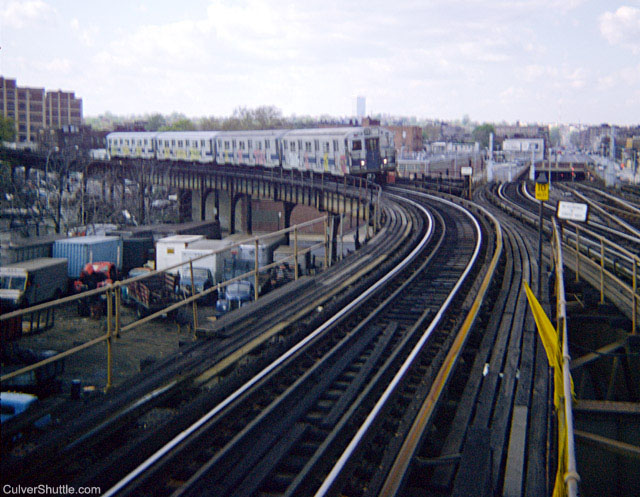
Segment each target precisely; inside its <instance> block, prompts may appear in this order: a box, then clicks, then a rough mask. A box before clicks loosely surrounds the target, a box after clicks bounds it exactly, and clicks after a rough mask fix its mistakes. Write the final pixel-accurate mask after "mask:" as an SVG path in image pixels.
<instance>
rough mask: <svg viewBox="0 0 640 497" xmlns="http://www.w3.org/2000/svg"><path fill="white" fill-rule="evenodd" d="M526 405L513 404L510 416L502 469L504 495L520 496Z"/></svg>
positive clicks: (523, 460)
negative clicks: (505, 462) (505, 456)
mask: <svg viewBox="0 0 640 497" xmlns="http://www.w3.org/2000/svg"><path fill="white" fill-rule="evenodd" d="M528 416H529V408H528V407H527V406H522V405H520V406H518V405H517V406H515V407H514V409H513V416H512V418H511V433H510V435H509V449H508V451H507V466H506V468H505V471H504V485H503V487H502V495H503V496H504V497H520V496H521V495H522V484H523V480H524V478H523V477H524V464H525V453H526V450H525V449H526V438H527V437H526V435H527V418H528Z"/></svg>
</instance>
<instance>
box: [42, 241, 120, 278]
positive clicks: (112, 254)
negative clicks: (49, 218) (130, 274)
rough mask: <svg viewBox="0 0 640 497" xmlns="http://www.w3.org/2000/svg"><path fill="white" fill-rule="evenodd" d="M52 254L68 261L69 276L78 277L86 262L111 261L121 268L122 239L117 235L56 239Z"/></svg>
mask: <svg viewBox="0 0 640 497" xmlns="http://www.w3.org/2000/svg"><path fill="white" fill-rule="evenodd" d="M53 256H54V257H63V258H65V259H67V260H68V261H69V278H71V279H76V278H79V277H80V273H81V272H82V269H83V268H84V266H85V265H86V264H87V263H88V262H113V263H114V264H115V265H116V268H118V270H121V269H122V240H121V239H120V238H119V237H117V236H78V237H73V238H67V239H64V240H57V241H56V242H55V243H54V244H53Z"/></svg>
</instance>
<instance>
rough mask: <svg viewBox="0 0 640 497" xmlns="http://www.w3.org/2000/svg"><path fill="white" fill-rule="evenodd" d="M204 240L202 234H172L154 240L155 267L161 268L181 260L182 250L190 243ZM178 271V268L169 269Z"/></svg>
mask: <svg viewBox="0 0 640 497" xmlns="http://www.w3.org/2000/svg"><path fill="white" fill-rule="evenodd" d="M199 240H204V236H203V235H174V236H168V237H166V238H161V239H160V240H158V241H157V242H156V269H157V270H162V269H166V268H168V267H171V266H175V265H176V264H180V263H181V262H182V252H183V251H184V249H186V248H188V247H189V246H190V245H191V244H192V243H195V242H197V241H199ZM169 272H170V273H172V274H177V273H178V268H174V269H172V270H170V271H169Z"/></svg>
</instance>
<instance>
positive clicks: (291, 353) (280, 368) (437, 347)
mask: <svg viewBox="0 0 640 497" xmlns="http://www.w3.org/2000/svg"><path fill="white" fill-rule="evenodd" d="M411 209H412V210H413V209H415V207H412V208H411ZM432 209H433V210H434V214H433V218H432V219H433V220H432V221H431V222H430V224H431V225H432V228H431V232H430V233H425V234H424V235H423V236H422V240H423V242H424V243H427V242H428V241H429V240H432V241H431V243H429V244H428V245H429V248H428V249H427V250H428V253H427V254H425V253H424V250H425V248H424V247H421V248H416V249H415V250H414V251H413V252H412V254H411V255H410V256H409V257H408V258H406V260H405V262H404V263H403V264H402V265H401V266H398V267H397V268H396V269H394V271H392V273H390V274H389V275H388V276H387V277H385V278H384V281H381V282H379V283H376V284H375V285H373V286H372V287H370V289H369V290H368V291H367V292H365V293H363V294H362V295H361V298H359V299H358V300H357V301H356V302H355V303H353V304H352V305H350V306H349V308H344V309H343V312H341V313H339V314H337V315H336V316H334V318H333V319H332V320H330V321H329V322H326V323H324V324H323V325H321V326H320V327H318V328H317V329H316V330H315V331H314V332H313V333H311V334H310V335H308V336H307V337H306V338H305V339H304V340H303V341H302V342H300V343H299V344H298V345H296V346H295V347H294V348H293V349H288V350H287V351H286V352H285V353H284V354H283V355H282V356H281V357H280V358H278V359H277V360H276V361H274V363H272V364H271V365H270V366H268V367H267V368H265V369H264V370H261V371H260V372H258V374H257V375H256V376H255V377H254V378H252V380H251V381H250V382H248V383H246V384H245V385H243V386H242V387H241V388H240V389H239V390H237V391H235V392H233V393H232V394H231V395H230V396H229V397H227V399H225V400H223V401H222V402H221V403H219V404H217V405H216V406H215V407H213V409H212V410H211V411H210V412H209V413H208V414H207V415H206V416H204V417H203V418H202V419H201V420H199V421H198V422H197V423H195V424H194V425H193V426H192V427H190V428H189V429H187V430H185V431H184V432H183V433H182V434H181V435H180V436H179V437H177V438H176V439H174V440H173V441H172V442H170V443H169V444H167V445H166V446H164V447H163V448H162V449H160V450H159V451H157V452H156V453H155V454H154V455H153V456H152V457H151V458H148V459H147V460H146V461H144V462H143V463H142V464H141V465H140V466H138V468H137V469H136V470H134V471H133V472H131V473H130V474H129V475H128V476H127V477H126V478H124V479H122V480H120V481H119V482H118V483H116V485H115V486H113V487H112V489H111V490H110V491H109V493H108V494H109V495H111V494H123V495H138V494H140V493H147V494H154V495H170V494H173V495H200V494H202V493H203V492H204V493H208V494H214V495H216V494H217V495H254V494H255V495H260V494H265V493H269V494H285V495H298V494H299V495H309V494H310V493H313V492H314V491H316V490H317V491H319V492H321V493H322V492H324V491H325V490H323V488H324V487H323V485H324V486H326V485H329V488H328V489H327V490H328V491H329V492H330V493H334V492H336V491H337V489H338V488H342V487H343V486H344V484H345V482H346V481H347V478H346V475H347V474H349V478H348V481H349V482H350V485H355V486H356V487H357V488H362V489H365V488H366V489H370V488H371V485H370V483H365V482H366V481H369V482H371V481H372V480H373V479H374V475H376V474H378V472H377V469H376V468H377V467H378V465H376V464H367V465H363V464H360V463H359V462H358V461H357V460H356V459H353V458H354V457H356V456H357V455H358V454H364V453H370V452H369V451H368V450H367V444H368V443H369V442H370V441H371V440H376V439H378V437H380V436H381V434H384V436H391V437H392V438H393V437H394V436H395V430H393V429H386V430H385V429H383V427H384V426H385V425H388V424H389V423H392V424H393V422H397V421H398V412H397V405H396V406H395V407H394V406H393V405H392V404H389V402H390V401H392V400H393V401H394V402H399V405H404V404H405V403H406V402H407V399H413V398H414V397H415V395H416V388H417V387H418V386H420V385H422V384H423V383H424V384H427V383H428V380H427V379H429V378H431V379H432V378H433V376H434V375H435V373H436V372H437V371H438V370H439V364H438V361H440V363H442V361H444V358H445V356H446V351H447V349H448V347H450V346H451V342H452V341H453V337H454V336H455V335H454V334H452V333H451V329H452V321H451V318H450V316H449V317H447V313H446V310H445V309H444V308H443V304H444V303H445V302H447V303H448V304H449V305H451V303H452V301H453V300H454V298H455V297H454V295H452V294H451V292H452V291H453V290H454V289H459V288H460V287H462V286H463V283H465V284H466V285H471V284H472V283H473V282H474V281H475V279H474V278H473V277H470V276H468V275H469V272H470V271H471V266H472V265H473V264H472V259H475V258H476V257H477V255H478V254H479V253H484V250H485V249H483V248H482V247H483V244H482V243H481V235H480V232H481V230H480V226H479V225H478V224H477V222H476V221H472V217H470V216H469V215H468V214H465V213H463V212H461V211H460V210H458V209H457V208H455V207H454V208H453V210H452V211H451V210H450V209H451V206H448V207H447V208H446V209H443V208H442V207H440V208H432ZM413 215H414V216H415V215H416V214H413ZM416 222H417V221H416ZM452 244H453V245H454V246H457V250H456V251H455V252H452ZM484 246H485V247H486V245H484ZM474 254H475V255H474ZM463 274H464V275H465V276H464V277H462V278H461V276H462V275H463ZM389 285H391V287H389ZM458 298H462V297H458ZM462 300H463V301H464V298H462ZM351 307H353V309H351ZM433 318H437V319H435V320H434V319H433ZM429 323H431V324H429ZM425 328H426V330H428V332H424V331H425ZM413 368H415V369H413ZM399 372H400V374H399V376H396V375H398V373H399ZM393 378H398V379H397V380H394V379H393ZM390 384H391V385H393V388H392V389H391V390H390V391H388V392H387V390H386V389H387V387H388V385H390ZM421 390H425V391H426V392H428V390H429V389H428V388H424V387H422V388H421ZM426 392H425V393H426ZM381 398H383V399H384V400H385V401H386V402H382V404H380V402H381V401H380V399H381ZM372 409H373V412H376V413H377V414H375V415H373V414H371V413H372ZM401 411H402V410H401ZM381 413H384V415H383V414H381ZM371 416H373V419H372V418H371ZM372 426H375V428H372ZM365 427H367V428H368V429H367V428H365ZM354 444H355V446H356V448H355V449H354ZM374 453H375V451H374ZM345 460H346V461H347V462H346V463H341V461H345ZM363 460H364V459H363ZM363 460H360V461H363ZM336 461H337V463H336ZM334 464H335V466H334ZM354 467H357V468H359V469H358V471H356V472H355V473H354V472H353V471H351V469H353V468H354ZM363 467H369V468H370V471H369V476H368V477H367V476H364V472H363V471H362V468H363ZM357 475H361V476H360V477H356V476H357ZM327 482H328V483H327ZM358 482H359V483H358ZM342 491H344V489H342ZM350 491H351V490H350ZM369 491H370V490H369Z"/></svg>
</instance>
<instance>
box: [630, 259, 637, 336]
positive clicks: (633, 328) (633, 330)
mask: <svg viewBox="0 0 640 497" xmlns="http://www.w3.org/2000/svg"><path fill="white" fill-rule="evenodd" d="M637 268H638V261H637V260H636V259H633V297H632V298H631V305H633V311H632V313H631V314H632V317H633V319H632V321H633V323H632V326H631V334H632V335H635V334H636V330H637V326H638V295H637V294H636V291H637V289H638V283H637V282H638V270H637Z"/></svg>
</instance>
